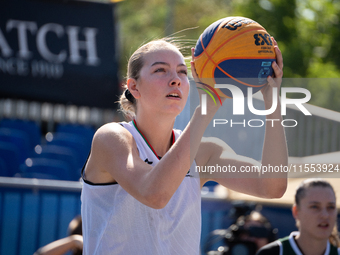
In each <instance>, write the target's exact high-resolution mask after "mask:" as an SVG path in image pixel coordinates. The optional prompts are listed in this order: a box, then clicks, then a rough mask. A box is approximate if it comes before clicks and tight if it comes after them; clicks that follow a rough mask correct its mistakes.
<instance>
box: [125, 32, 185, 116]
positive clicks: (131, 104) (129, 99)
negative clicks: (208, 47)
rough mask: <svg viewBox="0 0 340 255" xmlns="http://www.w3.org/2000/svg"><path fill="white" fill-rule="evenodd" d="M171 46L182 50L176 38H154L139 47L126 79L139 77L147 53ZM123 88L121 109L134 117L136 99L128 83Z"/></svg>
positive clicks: (132, 58)
mask: <svg viewBox="0 0 340 255" xmlns="http://www.w3.org/2000/svg"><path fill="white" fill-rule="evenodd" d="M171 47H172V48H176V49H177V50H178V51H179V52H181V49H182V46H181V44H180V43H178V42H177V41H176V40H174V38H163V39H157V40H153V41H151V42H148V43H146V44H144V45H142V46H141V47H139V48H138V49H137V50H136V51H135V52H134V53H133V54H132V55H131V57H130V59H129V62H128V66H127V76H126V80H127V79H129V78H133V79H135V80H138V79H139V76H140V70H141V69H142V67H143V65H144V56H145V55H146V54H147V53H149V52H151V51H153V50H155V49H165V48H171ZM123 88H124V92H123V93H122V95H121V96H120V99H119V101H118V103H119V105H120V111H121V112H122V113H123V114H124V115H125V117H126V118H128V119H133V118H134V117H135V116H136V112H137V104H136V100H135V99H134V98H133V96H132V95H131V94H130V95H129V91H127V85H126V83H125V84H124V85H123Z"/></svg>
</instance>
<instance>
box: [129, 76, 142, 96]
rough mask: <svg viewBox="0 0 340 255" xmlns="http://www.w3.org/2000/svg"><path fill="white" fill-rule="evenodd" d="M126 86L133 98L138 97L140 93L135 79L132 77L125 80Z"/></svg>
mask: <svg viewBox="0 0 340 255" xmlns="http://www.w3.org/2000/svg"><path fill="white" fill-rule="evenodd" d="M126 86H127V88H128V90H129V91H130V93H131V94H132V95H133V97H134V98H140V93H139V90H138V88H137V81H136V80H135V79H133V78H129V79H127V81H126Z"/></svg>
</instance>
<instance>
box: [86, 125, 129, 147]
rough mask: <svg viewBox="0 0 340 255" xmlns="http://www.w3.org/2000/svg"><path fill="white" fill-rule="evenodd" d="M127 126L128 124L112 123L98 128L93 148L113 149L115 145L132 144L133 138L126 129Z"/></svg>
mask: <svg viewBox="0 0 340 255" xmlns="http://www.w3.org/2000/svg"><path fill="white" fill-rule="evenodd" d="M126 124H128V123H121V122H111V123H107V124H105V125H103V126H101V127H100V128H98V130H97V131H96V133H95V134H94V136H93V142H92V147H93V148H95V147H97V146H98V145H99V146H104V147H108V148H112V147H114V145H115V144H121V143H124V142H126V143H130V142H131V141H132V140H133V138H132V135H131V133H130V132H129V131H128V130H127V129H126V128H125V127H124V126H125V125H126Z"/></svg>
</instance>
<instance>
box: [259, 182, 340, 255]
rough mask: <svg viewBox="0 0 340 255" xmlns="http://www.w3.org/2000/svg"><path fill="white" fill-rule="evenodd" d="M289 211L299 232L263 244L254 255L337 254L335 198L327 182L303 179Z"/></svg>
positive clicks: (338, 250)
mask: <svg viewBox="0 0 340 255" xmlns="http://www.w3.org/2000/svg"><path fill="white" fill-rule="evenodd" d="M292 212H293V216H294V218H295V220H296V226H297V228H298V230H299V231H296V232H292V233H291V234H290V235H289V236H287V237H285V238H282V239H279V240H277V241H275V242H272V243H270V244H268V245H266V246H264V247H263V248H261V249H260V250H259V252H258V253H257V255H279V254H280V255H281V254H282V255H294V254H296V255H302V254H304V255H339V254H340V248H338V247H340V241H339V236H338V230H337V226H336V219H337V208H336V198H335V192H334V189H333V187H332V186H331V185H330V183H328V182H327V181H325V180H321V179H307V180H305V181H303V182H302V183H301V184H300V186H299V187H298V189H297V191H296V194H295V204H294V205H293V208H292Z"/></svg>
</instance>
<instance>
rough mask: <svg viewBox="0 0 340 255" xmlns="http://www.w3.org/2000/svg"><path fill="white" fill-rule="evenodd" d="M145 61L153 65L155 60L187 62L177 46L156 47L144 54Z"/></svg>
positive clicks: (177, 62)
mask: <svg viewBox="0 0 340 255" xmlns="http://www.w3.org/2000/svg"><path fill="white" fill-rule="evenodd" d="M144 61H145V62H144V63H145V64H146V65H149V66H151V65H152V64H153V63H155V62H164V63H170V62H171V63H172V62H174V63H176V64H182V63H185V61H184V58H183V55H182V54H181V53H180V51H179V50H178V49H177V48H175V47H166V48H155V49H152V50H150V51H149V52H147V53H146V54H145V55H144Z"/></svg>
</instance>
